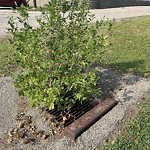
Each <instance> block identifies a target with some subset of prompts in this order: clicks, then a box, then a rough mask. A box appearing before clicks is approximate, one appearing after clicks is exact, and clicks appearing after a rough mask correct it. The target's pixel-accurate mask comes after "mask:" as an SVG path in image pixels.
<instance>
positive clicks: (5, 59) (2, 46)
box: [0, 38, 14, 76]
mask: <svg viewBox="0 0 150 150" xmlns="http://www.w3.org/2000/svg"><path fill="white" fill-rule="evenodd" d="M13 54H14V48H13V47H12V46H11V45H10V43H9V41H8V38H1V39H0V76H3V75H6V74H9V70H10V66H11V64H13V61H14V60H13Z"/></svg>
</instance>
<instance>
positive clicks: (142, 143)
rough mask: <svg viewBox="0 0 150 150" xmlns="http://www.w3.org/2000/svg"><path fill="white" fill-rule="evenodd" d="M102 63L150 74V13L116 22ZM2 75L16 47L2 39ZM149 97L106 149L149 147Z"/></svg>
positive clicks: (127, 70)
mask: <svg viewBox="0 0 150 150" xmlns="http://www.w3.org/2000/svg"><path fill="white" fill-rule="evenodd" d="M110 41H111V46H109V47H108V48H107V51H106V53H105V54H104V56H103V58H104V60H103V65H105V66H109V67H114V68H116V69H119V70H121V71H123V72H131V73H135V74H138V75H142V76H145V77H150V16H145V17H137V18H131V19H126V20H124V21H120V22H115V23H114V25H113V28H112V37H110ZM0 45H1V46H0V76H2V75H3V74H6V73H8V72H9V68H10V64H12V63H13V58H14V57H13V54H14V49H13V48H12V47H11V46H10V44H9V43H8V40H6V39H1V40H0ZM148 133H150V99H148V100H147V102H146V103H145V104H143V106H142V108H141V109H140V113H139V115H137V116H136V118H135V119H134V120H132V121H131V122H130V123H129V124H128V125H127V127H125V130H124V131H122V133H121V134H120V135H119V136H117V137H116V138H115V139H114V140H113V141H110V142H109V143H108V144H106V145H105V147H103V150H105V149H106V150H150V148H149V147H148V146H149V145H150V143H149V142H150V136H149V134H148Z"/></svg>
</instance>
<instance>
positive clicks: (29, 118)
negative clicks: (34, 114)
mask: <svg viewBox="0 0 150 150" xmlns="http://www.w3.org/2000/svg"><path fill="white" fill-rule="evenodd" d="M31 122H32V121H31V116H25V123H26V124H30V123H31Z"/></svg>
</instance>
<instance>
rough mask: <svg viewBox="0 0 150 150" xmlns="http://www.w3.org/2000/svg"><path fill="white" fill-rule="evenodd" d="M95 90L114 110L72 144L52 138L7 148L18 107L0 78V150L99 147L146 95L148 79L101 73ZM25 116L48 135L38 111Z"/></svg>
mask: <svg viewBox="0 0 150 150" xmlns="http://www.w3.org/2000/svg"><path fill="white" fill-rule="evenodd" d="M98 75H99V76H101V82H99V86H100V87H102V93H101V95H100V97H101V98H105V97H112V98H113V99H115V100H117V101H118V104H117V106H116V107H114V108H113V109H112V110H111V111H110V112H108V113H107V114H106V115H105V116H104V117H102V118H101V119H100V120H99V121H97V122H96V123H95V124H94V125H93V126H92V127H90V128H89V129H88V130H87V131H86V132H84V133H83V134H82V135H81V136H80V137H79V138H78V139H77V140H76V141H75V142H74V141H71V140H70V139H69V138H68V137H64V136H63V135H61V136H52V137H50V138H48V139H47V140H41V141H39V142H36V143H35V144H31V143H29V144H17V143H16V144H13V145H12V144H8V143H7V141H6V133H7V132H8V131H9V130H10V129H11V128H13V127H15V126H16V123H17V122H16V121H15V118H14V116H15V114H16V113H17V111H18V109H20V107H22V108H24V107H25V105H22V106H21V105H20V104H19V102H18V101H19V97H18V94H17V92H16V89H15V88H14V86H13V79H12V78H11V77H2V78H0V110H1V113H0V119H1V122H0V137H1V138H0V150H52V149H55V150H60V149H61V150H94V149H95V148H96V147H97V145H98V144H99V143H101V142H102V141H103V140H104V139H106V138H107V137H108V136H109V135H110V133H112V132H113V131H114V130H115V129H117V126H118V124H120V123H121V122H122V120H123V118H124V116H125V114H126V112H127V111H128V110H129V108H130V106H132V105H133V104H136V103H139V100H141V99H145V98H146V97H147V96H148V94H149V93H150V79H146V78H142V77H138V76H135V75H132V74H122V73H120V72H118V71H116V70H113V69H102V71H101V72H100V73H99V74H98ZM24 111H25V112H26V114H29V115H31V116H32V117H33V120H34V122H35V124H36V126H37V127H38V128H39V129H44V130H45V131H48V130H49V129H50V125H49V122H47V121H45V119H44V118H43V116H41V110H40V109H38V108H37V109H30V108H28V107H27V108H24Z"/></svg>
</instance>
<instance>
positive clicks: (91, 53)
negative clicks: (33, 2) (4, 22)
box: [8, 0, 107, 110]
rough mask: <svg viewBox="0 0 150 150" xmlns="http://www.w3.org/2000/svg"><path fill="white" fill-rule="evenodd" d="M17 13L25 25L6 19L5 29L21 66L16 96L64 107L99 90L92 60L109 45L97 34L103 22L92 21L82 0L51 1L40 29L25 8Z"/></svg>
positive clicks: (103, 37)
mask: <svg viewBox="0 0 150 150" xmlns="http://www.w3.org/2000/svg"><path fill="white" fill-rule="evenodd" d="M17 12H18V13H19V15H20V17H18V20H19V22H20V23H22V24H23V27H22V28H21V29H19V28H18V25H16V23H15V20H14V18H10V19H9V25H10V28H9V29H8V30H9V32H10V33H11V35H12V39H11V42H12V44H14V45H15V47H16V54H15V55H16V64H17V65H18V66H19V67H20V68H21V70H22V73H21V74H18V75H17V77H16V82H15V85H16V87H18V88H19V93H20V95H22V96H27V97H28V98H29V100H30V103H31V104H32V106H37V105H39V104H41V103H42V104H44V106H46V107H49V109H53V108H54V107H55V106H57V107H58V108H59V109H63V110H65V109H69V108H70V107H71V106H72V105H73V104H74V103H75V102H76V101H80V102H82V101H85V100H88V99H89V98H91V97H92V96H94V95H95V94H96V93H97V92H99V91H100V90H99V89H97V88H96V83H97V77H96V68H94V67H93V68H92V67H91V65H92V64H94V63H95V62H96V61H98V60H96V58H97V57H96V55H97V54H100V53H102V52H103V49H102V48H101V47H103V46H104V45H105V44H107V42H106V37H105V36H103V35H98V34H97V30H98V29H99V28H100V27H101V26H102V25H103V24H104V22H103V21H99V22H98V21H97V22H96V24H94V25H92V24H91V23H90V22H91V21H92V20H93V18H94V16H93V15H92V14H90V12H89V9H88V5H87V2H86V1H82V2H79V1H78V0H72V1H71V2H68V1H66V0H51V1H50V2H49V3H48V4H47V5H45V6H44V7H41V12H42V15H41V17H40V18H38V19H37V21H38V23H39V27H38V28H33V27H32V26H30V24H29V21H28V19H29V13H28V8H25V7H24V8H22V7H21V8H18V9H17Z"/></svg>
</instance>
